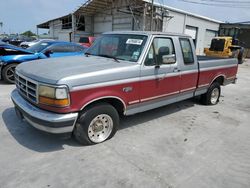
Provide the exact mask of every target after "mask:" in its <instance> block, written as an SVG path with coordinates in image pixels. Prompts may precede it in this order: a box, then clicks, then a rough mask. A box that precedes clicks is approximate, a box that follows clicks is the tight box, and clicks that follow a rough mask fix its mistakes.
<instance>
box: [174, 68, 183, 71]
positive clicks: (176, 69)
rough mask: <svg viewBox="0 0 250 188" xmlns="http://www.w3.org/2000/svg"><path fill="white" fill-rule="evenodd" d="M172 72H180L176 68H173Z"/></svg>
mask: <svg viewBox="0 0 250 188" xmlns="http://www.w3.org/2000/svg"><path fill="white" fill-rule="evenodd" d="M173 72H181V70H180V69H178V68H174V70H173Z"/></svg>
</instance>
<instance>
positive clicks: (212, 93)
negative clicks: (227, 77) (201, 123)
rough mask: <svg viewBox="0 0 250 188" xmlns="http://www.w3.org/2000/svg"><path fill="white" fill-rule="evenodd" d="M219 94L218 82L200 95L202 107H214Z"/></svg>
mask: <svg viewBox="0 0 250 188" xmlns="http://www.w3.org/2000/svg"><path fill="white" fill-rule="evenodd" d="M220 94H221V88H220V84H219V83H218V82H214V83H212V85H211V86H210V87H209V88H208V91H207V93H205V94H203V95H201V103H202V104H204V105H216V104H217V103H218V102H219V99H220Z"/></svg>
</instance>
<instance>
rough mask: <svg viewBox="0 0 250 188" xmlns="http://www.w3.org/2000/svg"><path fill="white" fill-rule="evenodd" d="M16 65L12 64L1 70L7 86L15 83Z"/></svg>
mask: <svg viewBox="0 0 250 188" xmlns="http://www.w3.org/2000/svg"><path fill="white" fill-rule="evenodd" d="M16 66H17V64H16V63H12V64H9V65H6V66H5V67H4V68H3V80H4V81H5V82H7V83H9V84H14V83H15V69H16Z"/></svg>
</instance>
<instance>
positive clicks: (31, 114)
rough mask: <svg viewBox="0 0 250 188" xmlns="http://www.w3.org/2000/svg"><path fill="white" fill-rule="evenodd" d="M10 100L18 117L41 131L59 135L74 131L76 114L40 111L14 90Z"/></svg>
mask: <svg viewBox="0 0 250 188" xmlns="http://www.w3.org/2000/svg"><path fill="white" fill-rule="evenodd" d="M11 99H12V101H13V103H14V105H15V107H16V111H17V114H18V116H19V117H21V118H22V119H25V120H26V121H27V122H28V123H29V124H30V125H32V126H33V127H35V128H37V129H39V130H41V131H45V132H49V133H55V134H61V133H70V132H72V131H73V129H74V125H75V123H76V120H77V117H78V113H69V114H57V113H53V112H48V111H45V110H41V109H39V108H37V107H35V106H33V105H32V104H30V103H29V102H27V101H26V100H25V99H23V98H22V96H21V95H20V94H19V93H18V91H17V90H16V89H15V90H14V91H12V93H11Z"/></svg>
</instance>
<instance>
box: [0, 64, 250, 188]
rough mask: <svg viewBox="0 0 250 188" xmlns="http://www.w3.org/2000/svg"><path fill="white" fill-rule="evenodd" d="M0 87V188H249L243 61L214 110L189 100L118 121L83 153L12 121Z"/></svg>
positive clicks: (248, 85) (247, 80)
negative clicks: (110, 134) (113, 129)
mask: <svg viewBox="0 0 250 188" xmlns="http://www.w3.org/2000/svg"><path fill="white" fill-rule="evenodd" d="M13 88H14V86H12V85H6V84H4V83H2V82H0V113H1V116H0V148H1V150H0V167H1V170H0V187H1V188H5V187H10V188H13V187H24V188H29V187H31V188H34V187H35V188H40V187H58V188H62V187H84V188H85V187H107V188H118V187H129V188H131V187H135V188H139V187H142V188H147V187H148V188H156V187H157V188H158V187H163V188H170V187H171V188H246V187H250V61H248V62H246V63H244V64H243V65H241V66H240V69H239V75H238V83H237V84H236V85H230V86H227V87H223V88H222V95H223V96H222V98H221V100H220V103H219V104H218V105H216V106H203V105H200V104H199V103H197V102H194V101H193V100H188V101H184V102H180V103H176V104H173V105H170V106H167V107H163V108H159V109H156V110H152V111H149V112H146V113H141V114H138V115H134V116H131V117H126V118H122V120H121V123H122V125H121V128H120V130H119V131H118V132H117V134H116V135H115V137H114V138H113V139H111V140H109V141H108V142H105V143H103V144H99V145H95V146H90V147H89V146H88V147H86V146H85V147H83V146H80V145H78V144H77V143H76V142H75V141H74V139H69V140H65V139H62V138H60V137H56V136H54V135H48V134H45V133H41V132H40V131H37V130H36V129H34V128H32V127H30V126H29V125H28V124H26V123H25V122H21V121H19V120H18V119H17V117H16V115H15V112H14V109H13V105H12V102H11V100H10V92H11V91H12V90H13Z"/></svg>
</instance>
